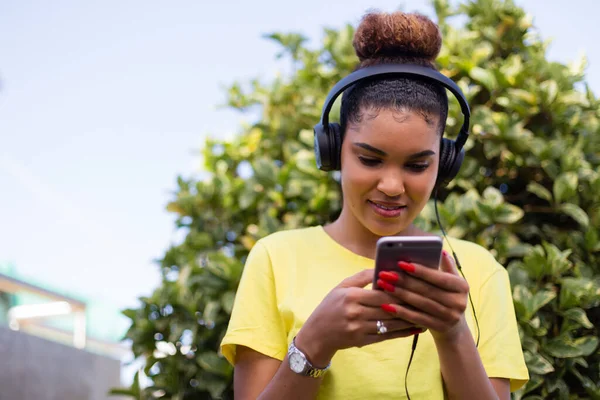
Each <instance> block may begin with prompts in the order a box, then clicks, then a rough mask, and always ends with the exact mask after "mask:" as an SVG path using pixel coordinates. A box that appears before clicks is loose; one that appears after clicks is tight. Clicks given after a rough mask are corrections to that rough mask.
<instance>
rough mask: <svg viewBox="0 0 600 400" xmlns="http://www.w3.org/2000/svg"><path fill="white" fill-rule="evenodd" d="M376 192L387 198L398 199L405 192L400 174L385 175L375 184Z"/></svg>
mask: <svg viewBox="0 0 600 400" xmlns="http://www.w3.org/2000/svg"><path fill="white" fill-rule="evenodd" d="M377 190H379V191H380V192H381V193H383V194H385V195H386V196H388V197H398V196H400V195H401V194H403V193H404V192H405V189H404V181H403V179H402V176H401V174H399V173H389V174H385V175H384V176H383V177H382V178H381V179H380V180H379V183H378V184H377Z"/></svg>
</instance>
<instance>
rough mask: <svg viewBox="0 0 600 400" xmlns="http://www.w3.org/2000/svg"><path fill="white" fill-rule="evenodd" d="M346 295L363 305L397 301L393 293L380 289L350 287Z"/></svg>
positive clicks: (377, 305)
mask: <svg viewBox="0 0 600 400" xmlns="http://www.w3.org/2000/svg"><path fill="white" fill-rule="evenodd" d="M346 296H347V297H349V300H350V301H356V302H357V303H358V304H360V305H363V306H365V307H380V306H381V305H382V304H386V303H397V302H398V299H397V298H396V297H395V296H394V295H393V293H390V292H385V291H382V290H369V289H361V288H351V289H349V290H348V292H347V294H346Z"/></svg>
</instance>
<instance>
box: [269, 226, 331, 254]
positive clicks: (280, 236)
mask: <svg viewBox="0 0 600 400" xmlns="http://www.w3.org/2000/svg"><path fill="white" fill-rule="evenodd" d="M321 233H322V227H321V226H320V225H315V226H307V227H299V228H290V229H282V230H279V231H275V232H272V233H270V234H268V235H265V236H263V237H262V238H260V239H259V240H258V243H260V244H262V245H263V246H264V247H266V248H267V249H280V248H289V247H297V246H298V245H304V246H306V245H309V246H310V243H311V242H314V241H315V240H319V237H320V235H321Z"/></svg>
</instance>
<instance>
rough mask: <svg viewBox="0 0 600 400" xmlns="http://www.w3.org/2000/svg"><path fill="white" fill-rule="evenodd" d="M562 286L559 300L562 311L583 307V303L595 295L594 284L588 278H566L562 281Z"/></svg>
mask: <svg viewBox="0 0 600 400" xmlns="http://www.w3.org/2000/svg"><path fill="white" fill-rule="evenodd" d="M561 284H562V288H561V292H560V298H559V307H560V309H561V310H568V309H569V308H573V307H579V306H582V305H583V304H582V302H584V301H586V300H587V297H589V296H591V295H593V294H594V284H593V282H592V281H591V280H589V279H587V278H572V277H566V278H563V279H562V280H561Z"/></svg>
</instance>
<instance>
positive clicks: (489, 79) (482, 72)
mask: <svg viewBox="0 0 600 400" xmlns="http://www.w3.org/2000/svg"><path fill="white" fill-rule="evenodd" d="M469 75H470V76H471V78H473V80H475V81H477V82H479V83H481V84H482V85H483V86H484V87H485V88H486V89H487V90H489V91H492V90H494V89H496V87H497V86H498V82H497V81H496V77H495V76H494V74H493V73H492V72H491V71H490V70H489V69H483V68H479V67H473V68H472V69H471V71H470V72H469Z"/></svg>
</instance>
